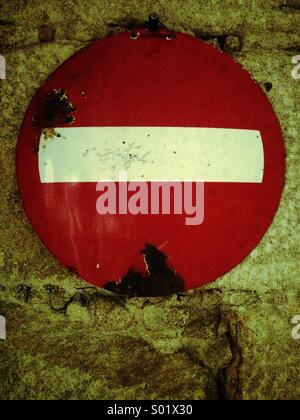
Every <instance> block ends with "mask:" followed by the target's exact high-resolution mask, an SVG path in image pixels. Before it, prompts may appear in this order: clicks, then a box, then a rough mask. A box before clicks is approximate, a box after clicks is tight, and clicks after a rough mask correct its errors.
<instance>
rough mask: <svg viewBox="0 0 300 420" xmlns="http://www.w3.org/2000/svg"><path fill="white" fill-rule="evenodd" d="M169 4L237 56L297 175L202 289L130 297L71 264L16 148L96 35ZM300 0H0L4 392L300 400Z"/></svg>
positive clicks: (163, 12) (0, 348) (174, 14)
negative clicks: (29, 208) (83, 276)
mask: <svg viewBox="0 0 300 420" xmlns="http://www.w3.org/2000/svg"><path fill="white" fill-rule="evenodd" d="M151 12H157V13H158V14H159V15H160V18H161V20H162V22H163V23H164V24H165V25H166V26H168V27H169V28H170V29H175V30H178V31H183V32H187V33H190V34H192V35H194V36H196V37H199V38H202V39H205V40H208V41H209V42H212V43H214V44H215V45H217V46H218V47H220V48H222V49H223V50H225V51H227V52H228V53H230V54H232V56H233V57H234V58H235V59H236V60H237V61H238V62H240V63H241V64H242V65H243V66H244V67H245V68H246V69H248V70H249V71H250V72H251V73H252V74H253V77H254V78H255V79H256V80H257V81H258V83H260V84H261V86H262V88H263V89H265V90H266V91H267V93H268V96H269V98H270V101H271V102H272V104H273V106H274V109H275V111H276V113H277V115H278V117H279V119H280V121H281V124H282V129H283V133H284V137H285V145H286V153H287V174H286V185H285V190H284V194H283V197H282V201H281V206H280V208H279V211H278V214H277V216H276V218H275V220H274V222H273V224H272V226H271V228H270V229H269V231H268V233H267V234H266V235H265V237H264V239H263V240H262V242H261V243H260V245H259V246H258V247H257V248H256V249H255V250H254V251H253V252H252V253H251V255H250V256H249V257H248V258H247V259H246V261H244V262H243V263H242V264H241V265H239V266H238V267H236V268H235V269H234V270H233V271H232V272H230V273H229V274H227V275H226V276H224V277H223V278H221V279H219V280H218V281H216V282H215V283H213V284H211V285H210V286H208V287H206V288H203V289H201V290H198V291H196V292H195V293H193V294H184V295H180V296H177V295H176V296H172V297H170V298H155V299H153V298H149V299H146V298H143V299H137V298H135V299H123V298H120V297H118V296H115V295H111V294H109V293H106V292H104V291H103V290H97V289H90V288H86V287H87V285H86V283H84V282H83V281H81V280H80V279H78V278H76V276H75V275H74V274H72V273H70V272H68V271H67V270H66V269H65V268H64V267H62V266H61V265H60V264H59V263H58V262H57V261H56V260H55V259H54V258H53V257H52V256H51V255H50V254H49V253H48V251H47V250H46V249H45V247H44V246H43V245H42V244H41V242H40V241H39V239H38V238H37V236H36V235H35V233H34V232H33V230H32V228H31V227H30V225H29V223H28V221H27V219H26V218H25V216H24V212H23V209H22V205H21V200H20V197H19V195H18V190H17V185H16V175H15V147H16V142H17V136H18V132H19V129H20V125H21V122H22V119H23V117H24V113H25V111H26V109H27V107H28V105H29V103H30V101H31V98H32V96H33V95H34V93H35V91H36V90H37V88H38V87H39V86H40V85H41V84H42V82H43V81H44V80H45V79H46V78H47V76H48V75H49V74H51V73H52V72H53V70H54V69H55V68H56V67H57V66H58V65H59V64H61V63H63V62H64V61H65V60H66V59H67V58H68V57H70V56H71V55H72V54H73V53H75V52H76V51H78V50H79V49H81V48H83V47H85V46H86V45H88V44H89V43H90V42H91V41H93V40H95V39H98V38H101V37H104V36H105V35H107V34H109V33H111V32H114V31H119V30H127V29H128V28H130V27H131V26H135V25H139V24H142V23H143V22H145V21H146V20H147V18H148V15H149V14H150V13H151ZM299 28H300V1H298V0H290V1H284V0H210V1H200V0H178V1H175V0H168V1H167V0H161V1H159V0H158V1H149V0H143V1H142V0H135V1H134V0H127V1H125V0H77V1H76V0H65V1H63V2H62V1H60V0H48V1H46V2H41V1H38V0H10V1H8V0H0V53H1V54H2V55H3V56H5V58H6V60H7V78H6V80H1V81H0V95H1V96H0V101H1V107H0V127H1V131H0V174H1V177H0V187H1V189H0V193H1V198H0V223H1V231H0V315H3V316H5V317H6V320H7V340H6V341H0V399H44V398H46V399H224V398H225V399H297V398H299V397H300V379H299V362H300V358H299V350H300V341H299V340H294V339H293V338H292V335H291V331H292V325H291V320H292V318H293V317H294V316H295V315H297V314H299V313H300V308H299V297H300V288H299V274H300V270H299V204H298V203H299V199H300V190H299V182H300V181H299V179H300V174H299V151H300V147H299V144H300V143H299V132H300V116H299V99H300V80H295V79H293V78H292V76H291V71H292V69H293V65H292V57H293V56H295V55H299V54H300V30H299Z"/></svg>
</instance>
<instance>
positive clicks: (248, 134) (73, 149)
mask: <svg viewBox="0 0 300 420" xmlns="http://www.w3.org/2000/svg"><path fill="white" fill-rule="evenodd" d="M39 171H40V178H41V182H42V183H55V182H99V181H104V180H111V181H118V180H119V173H120V172H124V171H126V172H127V174H128V181H136V180H145V181H185V180H186V181H200V180H201V181H204V182H248V183H261V182H262V180H263V172H264V150H263V143H262V138H261V135H260V132H259V131H254V130H235V129H223V128H174V127H80V128H76V127H72V128H56V129H54V130H53V129H48V130H45V131H44V134H42V136H41V141H40V152H39Z"/></svg>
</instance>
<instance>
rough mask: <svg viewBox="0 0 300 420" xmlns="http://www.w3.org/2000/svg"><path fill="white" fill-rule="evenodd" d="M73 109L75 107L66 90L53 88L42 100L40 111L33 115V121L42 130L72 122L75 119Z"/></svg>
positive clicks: (74, 109)
mask: <svg viewBox="0 0 300 420" xmlns="http://www.w3.org/2000/svg"><path fill="white" fill-rule="evenodd" d="M75 111H76V108H74V106H73V105H72V103H71V102H70V101H69V98H68V96H67V94H66V92H65V91H64V90H62V89H59V90H57V89H54V90H53V91H51V92H50V93H49V94H48V95H47V96H46V97H45V99H44V100H43V101H42V104H41V111H40V112H39V113H38V114H37V115H35V116H34V123H35V125H37V126H38V127H39V128H40V129H42V130H43V129H45V128H54V127H57V126H59V125H62V124H72V123H73V122H74V121H75V117H74V116H73V115H72V114H73V113H74V112H75Z"/></svg>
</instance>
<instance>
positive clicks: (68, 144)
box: [17, 29, 285, 296]
mask: <svg viewBox="0 0 300 420" xmlns="http://www.w3.org/2000/svg"><path fill="white" fill-rule="evenodd" d="M284 157H285V152H284V141H283V138H282V134H281V129H280V125H279V122H278V120H277V118H276V116H275V113H274V111H273V109H272V106H271V105H270V103H269V101H268V99H267V97H266V95H265V94H264V92H263V91H262V90H261V89H260V87H259V86H258V85H257V84H256V83H255V81H254V80H253V78H252V77H251V76H250V74H248V73H247V72H246V71H245V70H244V69H243V68H242V67H241V66H240V65H239V64H237V63H236V62H234V61H233V60H232V58H230V56H228V55H227V54H225V53H222V52H220V51H219V50H218V49H216V48H215V47H213V46H211V45H209V44H207V43H205V42H203V41H200V40H198V39H194V38H193V37H191V36H189V35H185V34H181V33H173V32H172V33H171V32H170V31H167V30H166V29H160V30H156V31H152V30H149V29H142V30H140V31H139V32H138V33H136V34H134V35H133V34H132V33H127V32H126V33H121V34H118V35H113V36H110V37H108V38H105V39H102V40H100V41H98V42H95V43H94V44H92V45H90V46H89V47H87V48H85V49H84V50H82V51H80V52H79V53H77V54H76V55H74V56H73V57H71V58H70V59H69V60H67V61H66V62H65V63H64V64H63V65H62V66H61V67H60V68H59V69H58V70H56V71H55V72H54V73H53V74H52V75H51V76H50V77H49V78H48V80H47V81H46V82H45V83H44V84H43V85H42V86H41V88H40V89H39V90H38V92H37V94H36V95H35V97H34V99H33V101H32V103H31V105H30V107H29V109H28V111H27V113H26V116H25V119H24V122H23V125H22V128H21V131H20V136H19V142H18V147H17V177H18V184H19V188H20V192H21V195H22V198H23V204H24V207H25V211H26V214H27V216H28V218H29V220H30V221H31V223H32V225H33V227H34V229H35V231H36V232H37V234H38V235H39V237H40V238H41V239H42V241H43V242H44V244H45V245H46V246H47V248H48V249H49V250H50V251H51V252H52V253H53V254H54V255H55V256H56V257H57V258H58V260H59V261H60V262H61V263H62V264H64V265H65V266H66V267H69V268H70V269H71V270H72V271H73V272H75V273H77V274H78V275H79V276H80V277H81V278H83V279H84V280H86V281H87V282H89V283H91V284H93V285H96V286H102V287H105V288H106V289H108V290H110V291H115V292H118V293H122V294H127V295H129V296H158V295H169V294H171V293H174V292H175V293H176V292H182V291H184V290H189V289H194V288H198V287H200V286H202V285H204V284H207V283H209V282H212V281H214V280H215V279H217V278H219V277H220V276H222V275H224V274H225V273H227V272H229V271H230V270H231V269H233V268H234V267H235V266H236V265H238V264H239V263H241V262H242V261H243V260H244V259H245V258H246V257H247V256H248V255H249V253H250V252H251V251H252V250H253V249H254V248H255V247H256V246H257V245H258V243H259V242H260V240H261V239H262V237H263V235H264V234H265V232H266V230H267V229H268V227H269V226H270V224H271V223H272V220H273V218H274V215H275V213H276V211H277V208H278V205H279V202H280V197H281V193H282V189H283V185H284V176H285V162H284Z"/></svg>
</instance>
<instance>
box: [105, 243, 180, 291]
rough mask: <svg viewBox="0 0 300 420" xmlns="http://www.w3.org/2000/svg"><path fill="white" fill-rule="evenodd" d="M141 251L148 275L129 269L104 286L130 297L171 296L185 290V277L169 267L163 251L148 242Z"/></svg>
mask: <svg viewBox="0 0 300 420" xmlns="http://www.w3.org/2000/svg"><path fill="white" fill-rule="evenodd" d="M141 253H142V254H143V255H144V258H145V264H146V267H147V271H148V275H143V274H140V273H138V272H136V271H134V270H129V272H128V273H127V275H126V276H125V277H123V278H122V279H121V280H120V281H118V282H110V283H107V284H106V285H105V286H104V288H105V289H106V290H109V291H111V292H115V293H119V294H121V295H126V296H129V297H134V296H136V297H150V296H170V295H172V294H175V293H182V292H183V291H184V281H183V279H182V278H181V277H180V276H179V275H178V274H177V273H176V272H175V271H174V270H172V268H170V267H169V265H168V262H167V260H168V257H167V256H166V255H165V254H164V253H163V252H161V251H160V250H159V249H158V248H156V247H155V246H153V245H150V244H147V245H146V246H145V249H143V250H142V252H141Z"/></svg>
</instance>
